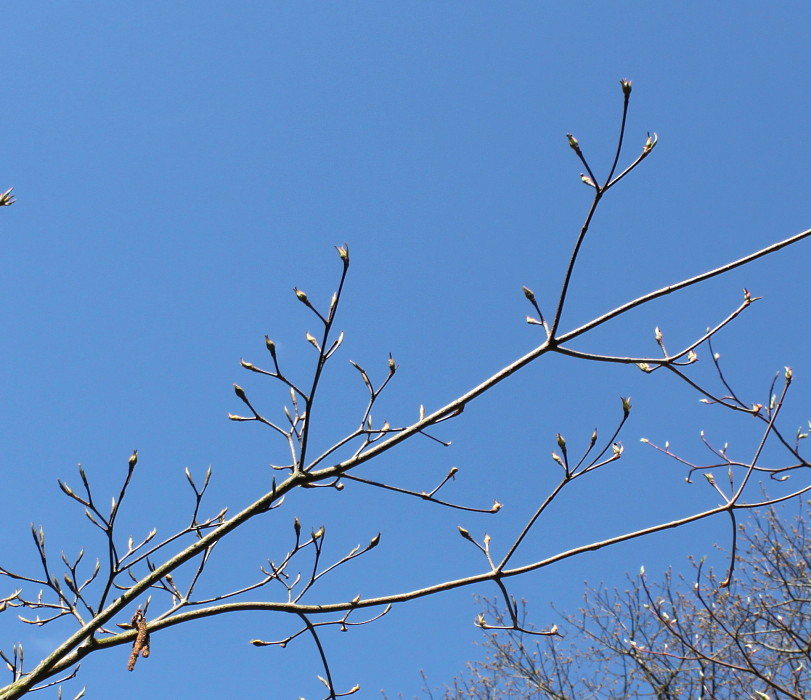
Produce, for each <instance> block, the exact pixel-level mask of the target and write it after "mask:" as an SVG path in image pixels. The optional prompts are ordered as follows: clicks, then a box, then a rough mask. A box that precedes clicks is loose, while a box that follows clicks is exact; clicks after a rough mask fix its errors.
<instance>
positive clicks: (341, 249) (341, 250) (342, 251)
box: [335, 243, 349, 265]
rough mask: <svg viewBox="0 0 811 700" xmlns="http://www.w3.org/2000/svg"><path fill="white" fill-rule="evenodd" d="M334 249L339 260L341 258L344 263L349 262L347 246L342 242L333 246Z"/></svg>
mask: <svg viewBox="0 0 811 700" xmlns="http://www.w3.org/2000/svg"><path fill="white" fill-rule="evenodd" d="M335 250H337V251H338V255H339V256H340V258H341V260H343V262H344V264H345V265H346V264H348V263H349V246H348V245H347V244H346V243H344V244H343V245H342V246H337V245H336V246H335Z"/></svg>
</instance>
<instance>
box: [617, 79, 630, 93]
mask: <svg viewBox="0 0 811 700" xmlns="http://www.w3.org/2000/svg"><path fill="white" fill-rule="evenodd" d="M620 85H621V86H622V94H623V95H625V97H629V96H630V94H631V81H630V80H628V78H623V79H622V80H620Z"/></svg>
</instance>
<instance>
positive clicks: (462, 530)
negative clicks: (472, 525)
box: [457, 525, 475, 542]
mask: <svg viewBox="0 0 811 700" xmlns="http://www.w3.org/2000/svg"><path fill="white" fill-rule="evenodd" d="M457 527H458V528H459V534H460V535H462V537H464V538H465V539H466V540H469V541H470V542H475V540H474V539H473V536H472V535H471V534H470V533H469V532H468V531H467V530H465V528H463V527H462V526H461V525H458V526H457Z"/></svg>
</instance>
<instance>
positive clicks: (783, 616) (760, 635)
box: [426, 503, 811, 700]
mask: <svg viewBox="0 0 811 700" xmlns="http://www.w3.org/2000/svg"><path fill="white" fill-rule="evenodd" d="M809 525H811V514H809V510H808V503H805V504H803V507H802V510H801V513H800V514H799V515H798V516H797V517H796V518H795V519H794V520H793V521H791V522H788V521H786V520H783V519H781V517H780V512H779V511H778V510H777V509H775V508H768V509H766V510H764V511H763V512H759V513H758V512H755V513H753V514H752V516H751V518H750V519H749V520H748V521H747V522H746V523H744V524H741V525H740V526H739V538H740V547H739V550H738V552H739V553H738V559H737V566H736V570H735V574H734V577H733V579H732V582H731V583H730V585H729V586H725V585H724V583H725V581H723V580H720V579H719V578H718V576H717V575H716V574H715V572H713V571H712V570H709V571H707V570H706V569H705V567H704V565H703V563H702V562H695V563H694V566H695V573H694V576H693V577H692V578H685V577H674V576H673V575H672V573H671V572H670V571H668V572H667V573H666V574H665V575H664V577H663V578H662V579H661V580H658V581H652V580H651V577H650V575H649V574H648V573H646V572H644V571H641V572H640V573H638V574H637V575H634V576H629V577H628V586H627V588H625V589H624V590H619V589H613V590H609V589H608V588H606V587H605V586H602V585H600V586H597V587H591V586H587V587H586V591H585V595H584V602H583V607H582V608H581V609H580V610H579V612H577V613H575V614H568V615H565V616H562V620H561V621H560V627H559V630H557V633H556V634H552V635H549V634H545V635H543V636H536V635H533V634H532V633H531V631H528V632H525V631H522V630H521V629H513V628H511V623H510V620H509V615H508V614H507V613H505V612H504V611H503V609H502V606H501V604H500V603H499V601H496V600H487V599H485V600H483V601H482V602H483V604H484V609H485V611H484V613H483V615H484V618H487V619H488V620H492V625H493V626H495V627H498V626H503V627H504V629H495V630H491V631H490V632H488V633H487V635H486V639H485V641H484V643H483V648H484V651H485V654H486V658H485V659H484V660H483V661H475V662H472V663H470V664H469V665H468V669H467V671H466V672H465V673H463V674H462V675H460V676H458V677H457V678H456V679H454V680H453V682H452V683H451V684H450V685H449V686H446V687H445V688H444V689H443V690H440V691H435V692H433V693H431V692H430V691H426V693H427V695H429V696H430V697H433V698H437V697H442V698H444V699H445V700H451V699H452V698H458V699H460V700H461V699H463V698H466V699H469V700H485V699H486V700H499V699H501V698H504V699H506V698H527V699H535V698H537V699H539V700H540V699H541V698H555V699H556V700H583V699H584V698H617V699H619V698H660V699H662V700H665V699H668V698H673V699H674V700H675V699H676V698H702V699H705V698H706V699H717V700H721V699H723V700H732V699H742V698H751V699H752V700H783V699H786V698H794V699H795V700H802V699H803V698H809V697H811V533H810V532H809ZM535 603H536V605H537V601H535ZM519 607H520V609H521V617H522V619H521V625H520V627H523V626H524V622H525V621H524V619H523V618H524V617H525V616H526V606H525V605H521V606H519ZM560 635H562V636H560Z"/></svg>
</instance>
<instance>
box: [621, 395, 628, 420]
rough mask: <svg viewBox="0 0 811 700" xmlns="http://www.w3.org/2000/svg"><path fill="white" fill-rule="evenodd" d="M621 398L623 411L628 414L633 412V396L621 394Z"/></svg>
mask: <svg viewBox="0 0 811 700" xmlns="http://www.w3.org/2000/svg"><path fill="white" fill-rule="evenodd" d="M620 400H621V401H622V412H623V414H624V415H626V416H627V415H628V414H629V413H630V412H631V397H630V396H620Z"/></svg>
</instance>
